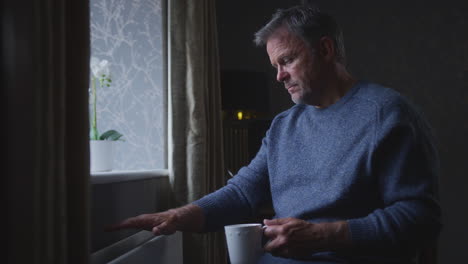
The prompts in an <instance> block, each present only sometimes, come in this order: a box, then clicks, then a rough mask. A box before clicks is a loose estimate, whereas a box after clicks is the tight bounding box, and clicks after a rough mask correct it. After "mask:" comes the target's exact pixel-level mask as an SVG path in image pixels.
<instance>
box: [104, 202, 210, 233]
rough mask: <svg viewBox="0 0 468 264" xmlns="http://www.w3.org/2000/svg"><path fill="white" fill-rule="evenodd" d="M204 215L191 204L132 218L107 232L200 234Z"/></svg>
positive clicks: (107, 229)
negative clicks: (127, 230)
mask: <svg viewBox="0 0 468 264" xmlns="http://www.w3.org/2000/svg"><path fill="white" fill-rule="evenodd" d="M203 223H204V215H203V211H202V209H201V208H200V207H198V206H196V205H193V204H189V205H186V206H183V207H180V208H176V209H171V210H168V211H165V212H160V213H154V214H142V215H139V216H135V217H130V218H127V219H125V220H123V221H122V222H120V223H117V224H115V225H112V226H109V227H107V228H106V231H117V230H121V229H130V228H135V229H142V230H148V231H151V232H153V234H154V235H156V236H159V235H171V234H173V233H174V232H176V231H188V232H200V231H201V230H202V228H203Z"/></svg>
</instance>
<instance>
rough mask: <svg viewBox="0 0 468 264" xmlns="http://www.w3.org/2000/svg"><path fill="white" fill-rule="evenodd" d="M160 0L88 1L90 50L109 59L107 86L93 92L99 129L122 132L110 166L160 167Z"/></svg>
mask: <svg viewBox="0 0 468 264" xmlns="http://www.w3.org/2000/svg"><path fill="white" fill-rule="evenodd" d="M161 4H162V3H161V0H133V1H128V0H91V1H90V12H91V14H90V15H91V54H92V56H94V57H97V58H99V59H101V60H102V59H106V60H108V61H109V62H110V63H111V78H112V85H111V86H110V87H106V88H100V87H98V90H97V95H98V96H97V98H98V102H97V118H98V119H97V121H98V122H97V124H98V130H99V132H100V133H102V132H104V131H106V130H109V129H115V130H117V131H119V132H120V133H122V134H123V135H124V137H123V139H124V140H125V141H124V142H118V143H117V144H116V148H115V149H116V152H115V158H114V169H116V170H141V169H156V168H164V167H165V164H166V162H165V159H166V158H165V148H166V128H165V115H166V109H165V96H166V92H165V87H163V84H164V82H163V76H164V74H163V49H162V47H163V41H162V40H163V39H162V37H163V32H164V31H163V29H162V25H163V24H162V21H163V20H162V9H161V8H162V5H161Z"/></svg>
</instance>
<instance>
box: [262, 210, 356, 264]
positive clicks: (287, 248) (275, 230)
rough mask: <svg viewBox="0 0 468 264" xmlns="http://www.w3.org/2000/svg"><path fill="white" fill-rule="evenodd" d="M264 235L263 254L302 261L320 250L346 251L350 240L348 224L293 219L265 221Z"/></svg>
mask: <svg viewBox="0 0 468 264" xmlns="http://www.w3.org/2000/svg"><path fill="white" fill-rule="evenodd" d="M264 224H265V225H266V229H265V231H264V234H265V236H266V237H267V238H268V239H269V242H268V243H267V244H266V245H265V248H264V249H265V251H267V252H270V253H271V254H272V255H274V256H278V257H286V258H298V259H301V258H304V257H307V256H310V255H311V254H313V253H315V252H319V251H329V250H340V249H343V248H346V247H347V246H348V245H349V243H350V241H349V231H348V224H347V222H345V221H340V222H332V223H309V222H306V221H304V220H300V219H296V218H280V219H273V220H264Z"/></svg>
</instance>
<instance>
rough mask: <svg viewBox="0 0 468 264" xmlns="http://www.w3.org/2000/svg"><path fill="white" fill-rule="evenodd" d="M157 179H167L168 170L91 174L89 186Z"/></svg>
mask: <svg viewBox="0 0 468 264" xmlns="http://www.w3.org/2000/svg"><path fill="white" fill-rule="evenodd" d="M159 177H169V170H164V169H158V170H141V171H107V172H91V184H108V183H117V182H128V181H139V180H146V179H153V178H159Z"/></svg>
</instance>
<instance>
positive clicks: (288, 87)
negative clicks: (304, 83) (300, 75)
mask: <svg viewBox="0 0 468 264" xmlns="http://www.w3.org/2000/svg"><path fill="white" fill-rule="evenodd" d="M296 86H297V85H296V84H291V85H288V86H286V89H287V90H288V92H289V93H293V92H294V91H295V90H296Z"/></svg>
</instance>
